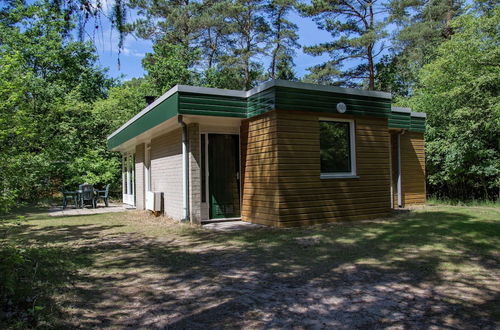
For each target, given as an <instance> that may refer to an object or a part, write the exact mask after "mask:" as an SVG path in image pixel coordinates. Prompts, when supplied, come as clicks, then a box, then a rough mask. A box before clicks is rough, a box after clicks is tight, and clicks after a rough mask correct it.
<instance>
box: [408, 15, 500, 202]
mask: <svg viewBox="0 0 500 330" xmlns="http://www.w3.org/2000/svg"><path fill="white" fill-rule="evenodd" d="M451 26H452V28H453V30H454V31H455V34H454V35H453V36H452V37H451V39H450V40H449V41H446V42H444V43H443V44H441V46H440V47H439V48H438V49H437V55H436V59H435V60H434V61H432V62H431V63H429V64H428V65H426V66H424V68H423V69H422V72H421V75H420V87H419V88H418V89H417V90H416V91H415V94H414V96H413V97H412V98H411V99H410V105H411V106H413V108H414V109H415V110H416V111H425V112H427V114H428V120H427V125H428V128H427V131H426V152H427V172H428V181H429V184H430V188H431V192H435V193H436V194H437V195H438V197H440V196H439V195H445V196H448V197H451V198H461V199H472V198H479V197H482V198H495V197H498V187H499V186H500V155H499V150H500V145H499V142H500V97H499V86H500V67H499V66H498V63H500V49H499V47H498V45H499V43H500V37H499V36H500V30H499V26H500V8H496V9H495V10H494V11H492V12H491V13H490V14H489V15H482V16H480V15H478V14H477V13H476V12H471V13H468V14H466V15H463V16H461V17H459V18H457V19H456V20H455V21H454V22H453V23H452V25H451Z"/></svg>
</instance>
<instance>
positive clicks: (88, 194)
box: [78, 184, 97, 209]
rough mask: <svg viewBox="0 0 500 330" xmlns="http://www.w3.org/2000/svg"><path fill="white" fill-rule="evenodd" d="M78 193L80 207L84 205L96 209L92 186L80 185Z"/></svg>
mask: <svg viewBox="0 0 500 330" xmlns="http://www.w3.org/2000/svg"><path fill="white" fill-rule="evenodd" d="M78 193H79V195H80V207H83V206H84V205H92V208H94V209H95V208H96V207H97V199H96V195H95V193H94V186H92V185H91V184H81V185H80V187H79V189H78Z"/></svg>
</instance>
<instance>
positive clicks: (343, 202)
mask: <svg viewBox="0 0 500 330" xmlns="http://www.w3.org/2000/svg"><path fill="white" fill-rule="evenodd" d="M320 116H325V115H324V114H316V115H313V116H311V114H309V113H307V114H300V113H297V112H285V111H278V112H277V128H278V154H279V163H278V169H279V173H275V175H276V176H277V177H278V182H279V188H280V195H279V196H280V201H279V216H280V217H279V219H280V226H282V227H291V226H300V225H308V224H315V223H324V222H331V221H338V220H340V221H344V220H362V219H369V218H375V217H380V216H386V215H387V214H388V213H389V212H390V209H391V201H390V164H389V133H388V130H387V119H385V118H382V119H379V118H373V117H355V118H354V117H351V118H354V119H355V127H356V132H355V134H356V161H357V166H356V167H357V175H358V176H359V178H349V179H340V178H335V179H321V178H320V172H321V169H320V156H319V155H320V147H319V117H320ZM329 117H332V118H335V117H339V118H349V116H340V115H330V116H329Z"/></svg>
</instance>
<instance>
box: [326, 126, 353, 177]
mask: <svg viewBox="0 0 500 330" xmlns="http://www.w3.org/2000/svg"><path fill="white" fill-rule="evenodd" d="M319 126H320V158H321V177H322V178H330V177H332V178H335V177H353V176H356V159H355V157H356V153H355V138H354V121H352V120H340V119H336V120H321V121H320V123H319Z"/></svg>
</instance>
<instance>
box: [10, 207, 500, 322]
mask: <svg viewBox="0 0 500 330" xmlns="http://www.w3.org/2000/svg"><path fill="white" fill-rule="evenodd" d="M493 214H495V213H493ZM103 219H104V218H103ZM493 220H495V219H491V221H490V220H488V219H486V220H485V219H483V218H478V217H476V216H474V215H471V214H468V213H461V212H445V211H437V210H431V211H428V212H419V213H415V214H411V215H408V216H405V217H402V218H398V219H393V220H389V221H379V222H371V223H357V224H354V223H353V224H337V225H328V226H318V227H313V228H311V227H309V228H299V229H292V230H277V229H269V228H265V229H256V230H248V231H239V232H230V233H220V232H207V231H204V230H195V229H193V230H185V231H178V232H175V233H171V234H168V235H167V234H165V235H149V236H145V235H144V234H141V233H140V232H120V231H119V229H120V227H119V226H117V227H115V226H116V225H106V224H105V222H104V221H102V222H101V223H100V224H96V223H94V224H88V225H81V224H79V225H76V224H75V225H54V226H45V227H43V228H39V229H37V228H31V227H30V226H29V225H26V226H25V227H23V228H22V230H19V231H17V232H16V234H15V236H16V237H17V239H19V240H30V241H33V240H35V241H40V242H59V243H64V244H66V245H67V244H70V245H71V246H72V248H73V249H76V250H77V251H75V253H76V254H80V255H85V256H86V257H87V259H86V260H92V264H91V265H90V266H88V265H87V266H85V267H82V268H81V269H80V271H79V275H78V276H79V277H78V280H77V281H75V283H74V286H72V287H69V288H68V289H67V290H66V291H65V292H64V293H63V294H62V295H61V297H60V301H61V304H62V306H63V308H64V309H65V310H66V311H67V317H66V318H65V319H63V325H64V326H69V327H85V328H86V327H119V328H127V327H130V328H136V327H151V328H227V327H232V328H234V327H273V328H282V327H288V328H289V327H293V326H298V327H305V328H331V327H335V328H379V327H388V326H401V327H411V328H430V327H442V328H447V327H449V328H458V327H459V328H464V327H467V328H481V329H485V328H495V327H496V326H497V325H498V324H497V322H498V320H499V314H498V310H500V301H499V299H500V294H499V293H500V288H499V284H498V283H499V281H498V280H499V264H500V262H499V261H500V260H499V245H498V244H499V237H500V226H499V224H498V221H497V222H495V221H493ZM497 220H498V219H497ZM124 226H125V225H124ZM308 237H312V238H314V240H313V242H315V243H313V244H311V245H304V244H299V243H298V241H297V238H301V239H304V238H308Z"/></svg>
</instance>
